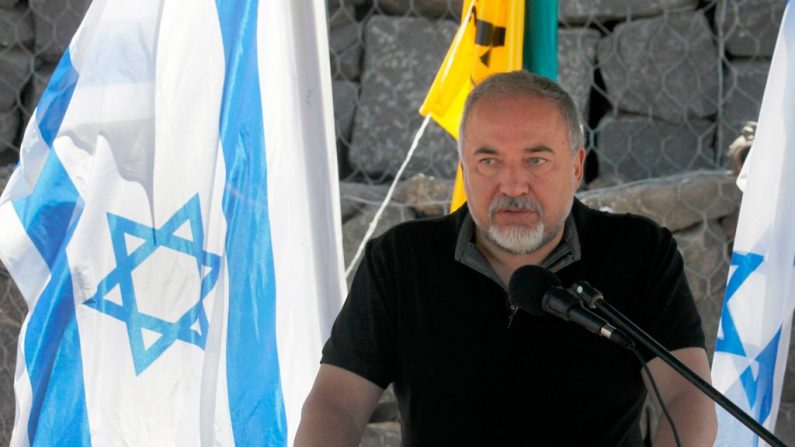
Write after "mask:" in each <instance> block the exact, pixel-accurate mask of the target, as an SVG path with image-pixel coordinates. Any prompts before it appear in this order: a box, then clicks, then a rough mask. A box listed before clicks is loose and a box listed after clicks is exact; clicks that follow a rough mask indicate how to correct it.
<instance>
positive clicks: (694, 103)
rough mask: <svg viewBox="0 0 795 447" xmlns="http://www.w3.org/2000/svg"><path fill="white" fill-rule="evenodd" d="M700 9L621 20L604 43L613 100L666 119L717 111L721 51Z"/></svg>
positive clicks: (601, 51) (601, 54) (602, 59)
mask: <svg viewBox="0 0 795 447" xmlns="http://www.w3.org/2000/svg"><path fill="white" fill-rule="evenodd" d="M712 39H713V37H712V31H710V28H709V24H708V23H707V20H706V19H705V18H704V15H703V14H702V13H701V12H695V13H692V14H675V15H666V16H663V17H658V18H653V19H644V20H638V21H634V22H627V23H622V24H620V25H618V26H616V27H615V29H614V30H613V33H612V34H611V35H610V36H608V37H607V38H605V39H602V40H601V41H600V42H599V46H598V59H599V67H600V68H601V71H602V77H603V78H604V81H605V86H606V87H607V96H608V99H609V100H610V102H611V103H612V104H613V105H614V106H615V107H617V108H618V109H620V110H623V111H627V112H632V113H637V114H640V115H644V116H656V117H659V118H662V119H664V120H667V121H672V122H682V121H687V120H688V119H689V118H692V117H705V116H707V115H711V114H714V113H715V112H716V110H717V108H716V107H717V101H716V100H715V97H716V94H717V87H718V69H719V67H720V65H719V61H718V53H717V50H716V49H715V44H714V43H713V41H712Z"/></svg>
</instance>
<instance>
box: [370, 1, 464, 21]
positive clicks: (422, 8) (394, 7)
mask: <svg viewBox="0 0 795 447" xmlns="http://www.w3.org/2000/svg"><path fill="white" fill-rule="evenodd" d="M374 3H375V5H376V7H377V8H378V9H379V10H380V11H381V12H383V13H386V14H391V15H401V16H403V15H407V14H414V15H419V16H423V17H428V18H431V19H436V18H439V17H444V16H450V17H454V16H457V15H459V14H461V9H462V7H463V0H375V2H374Z"/></svg>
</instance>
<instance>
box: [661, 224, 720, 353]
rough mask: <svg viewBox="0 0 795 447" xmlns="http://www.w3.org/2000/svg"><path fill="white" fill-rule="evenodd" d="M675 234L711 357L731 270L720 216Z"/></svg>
mask: <svg viewBox="0 0 795 447" xmlns="http://www.w3.org/2000/svg"><path fill="white" fill-rule="evenodd" d="M674 238H675V239H676V242H677V244H678V245H679V252H680V253H682V258H683V259H684V261H685V273H686V274H687V280H688V283H689V284H690V290H692V292H693V297H694V298H695V300H696V305H697V306H698V310H699V313H700V314H701V325H702V327H703V329H704V334H705V335H706V341H707V351H708V353H709V354H710V357H711V355H712V352H713V350H714V348H715V337H716V336H717V334H718V322H719V321H720V311H721V307H722V305H723V292H724V290H725V287H726V278H727V275H728V273H729V255H728V251H727V241H726V238H725V235H724V233H723V229H722V228H721V226H720V224H719V223H718V222H717V220H709V221H707V222H705V223H701V224H698V225H695V226H694V227H692V228H689V229H687V230H682V231H679V232H677V233H675V234H674Z"/></svg>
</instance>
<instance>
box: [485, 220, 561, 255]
mask: <svg viewBox="0 0 795 447" xmlns="http://www.w3.org/2000/svg"><path fill="white" fill-rule="evenodd" d="M565 222H566V219H565V216H564V219H562V220H561V221H560V222H558V223H556V224H555V225H554V226H553V227H552V228H550V231H544V223H543V222H541V221H539V222H538V223H537V224H536V225H534V226H532V227H527V226H524V225H510V226H508V227H507V228H504V229H500V228H497V227H496V226H494V225H492V226H491V227H489V231H488V232H487V233H486V237H487V238H488V239H489V241H491V242H492V243H494V245H496V246H498V247H500V248H501V249H503V250H505V251H507V252H508V253H511V254H514V255H527V254H530V253H532V252H534V251H536V250H538V249H539V248H541V247H543V246H544V245H545V244H547V243H548V242H549V241H551V240H552V239H554V238H555V236H556V235H557V234H558V232H559V231H560V229H561V228H563V225H564V223H565Z"/></svg>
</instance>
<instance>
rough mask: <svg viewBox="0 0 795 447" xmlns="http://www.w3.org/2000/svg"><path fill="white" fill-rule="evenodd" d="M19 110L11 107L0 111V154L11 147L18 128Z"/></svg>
mask: <svg viewBox="0 0 795 447" xmlns="http://www.w3.org/2000/svg"><path fill="white" fill-rule="evenodd" d="M19 121H20V120H19V110H17V108H13V109H11V110H9V111H8V112H0V154H1V153H3V152H5V151H7V150H9V149H12V148H14V147H16V146H14V138H15V137H16V135H17V129H18V128H19Z"/></svg>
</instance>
